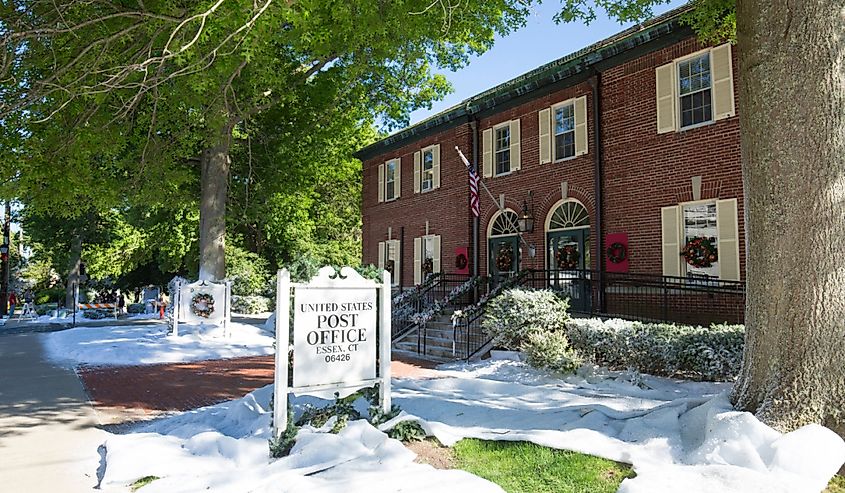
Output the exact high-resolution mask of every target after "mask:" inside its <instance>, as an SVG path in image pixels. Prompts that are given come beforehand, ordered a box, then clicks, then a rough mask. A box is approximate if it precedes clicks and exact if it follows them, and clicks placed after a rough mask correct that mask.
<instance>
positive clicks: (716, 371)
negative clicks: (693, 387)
mask: <svg viewBox="0 0 845 493" xmlns="http://www.w3.org/2000/svg"><path fill="white" fill-rule="evenodd" d="M566 334H567V336H568V337H569V342H570V344H571V345H572V346H573V347H574V348H575V349H576V350H578V351H579V352H580V353H581V354H582V355H583V356H584V357H585V358H587V359H589V360H591V361H592V362H594V363H596V364H599V365H602V366H607V367H610V368H633V369H636V370H637V371H640V372H643V373H650V374H653V375H664V376H676V375H681V376H685V377H690V378H698V379H702V380H733V379H734V378H735V377H736V376H737V375H738V374H739V370H740V367H741V366H742V349H743V345H744V339H745V328H744V327H743V326H742V325H713V326H711V327H700V326H689V325H675V324H652V323H642V322H630V321H626V320H619V319H614V320H608V321H605V322H602V321H601V320H599V319H571V320H569V321H568V322H566Z"/></svg>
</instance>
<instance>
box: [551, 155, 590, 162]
mask: <svg viewBox="0 0 845 493" xmlns="http://www.w3.org/2000/svg"><path fill="white" fill-rule="evenodd" d="M581 156H586V154H580V155H579V154H576V155H574V156H569V157H563V158H560V159H556V160H554V161H552V164H557V163H563V162H566V161H572V160H573V159H575V158H577V157H581Z"/></svg>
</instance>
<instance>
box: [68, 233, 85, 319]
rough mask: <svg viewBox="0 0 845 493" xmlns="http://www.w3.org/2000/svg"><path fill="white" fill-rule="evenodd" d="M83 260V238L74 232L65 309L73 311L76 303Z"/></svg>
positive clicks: (71, 243)
mask: <svg viewBox="0 0 845 493" xmlns="http://www.w3.org/2000/svg"><path fill="white" fill-rule="evenodd" d="M81 259H82V236H81V235H80V234H79V233H77V232H74V236H73V239H72V240H71V242H70V260H69V261H68V266H67V267H68V269H67V270H68V274H67V285H66V286H65V308H67V309H68V310H73V307H74V304H75V303H76V299H75V298H76V297H75V296H74V295H75V290H74V287H78V286H79V264H80V262H81Z"/></svg>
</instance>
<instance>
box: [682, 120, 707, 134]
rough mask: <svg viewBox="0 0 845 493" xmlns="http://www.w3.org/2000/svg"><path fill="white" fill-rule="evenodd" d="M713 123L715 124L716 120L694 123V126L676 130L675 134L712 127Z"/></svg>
mask: <svg viewBox="0 0 845 493" xmlns="http://www.w3.org/2000/svg"><path fill="white" fill-rule="evenodd" d="M714 123H716V120H710V121H706V122H701V123H696V124H695V125H689V126H686V127H681V128H679V129H678V130H677V132H678V133H681V132H686V131H687V130H694V129H696V128H701V127H707V126H709V125H713V124H714Z"/></svg>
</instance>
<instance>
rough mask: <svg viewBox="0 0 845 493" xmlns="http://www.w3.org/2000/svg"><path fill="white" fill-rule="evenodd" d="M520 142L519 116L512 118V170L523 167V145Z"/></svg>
mask: <svg viewBox="0 0 845 493" xmlns="http://www.w3.org/2000/svg"><path fill="white" fill-rule="evenodd" d="M519 143H520V132H519V118H517V119H516V120H511V171H516V170H518V169H520V168H521V167H522V146H521V145H519Z"/></svg>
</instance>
